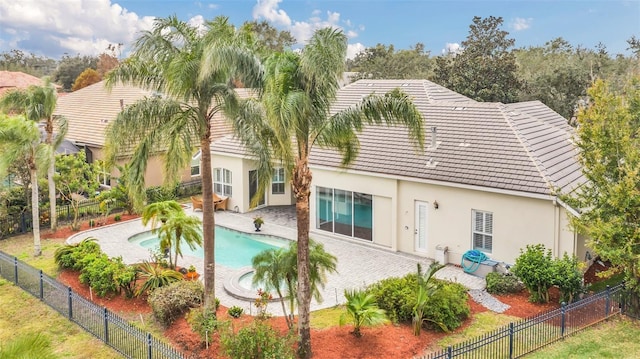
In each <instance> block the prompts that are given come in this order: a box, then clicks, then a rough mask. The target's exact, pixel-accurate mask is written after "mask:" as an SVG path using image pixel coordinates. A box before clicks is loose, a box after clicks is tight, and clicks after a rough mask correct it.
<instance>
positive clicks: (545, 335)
mask: <svg viewBox="0 0 640 359" xmlns="http://www.w3.org/2000/svg"><path fill="white" fill-rule="evenodd" d="M629 298H630V297H629V295H628V294H627V293H625V290H624V287H623V285H622V284H620V285H617V286H615V287H613V288H607V290H605V291H603V292H601V293H598V294H595V295H593V296H590V297H587V298H584V299H582V300H580V301H577V302H575V303H572V304H569V305H563V306H562V307H561V308H558V309H555V310H552V311H549V312H546V313H542V314H539V315H537V316H534V317H531V318H528V319H523V320H520V321H517V322H512V323H510V324H509V325H507V326H504V327H502V328H499V329H496V330H494V331H492V332H490V333H487V334H485V335H482V336H480V337H478V338H475V339H470V340H467V341H465V342H462V343H459V344H455V345H451V346H449V347H447V348H444V349H442V350H440V351H437V352H434V353H430V354H427V355H426V356H423V357H422V358H421V359H451V358H491V359H493V358H496V359H497V358H500V359H501V358H509V359H511V358H519V357H522V356H524V355H525V354H528V353H531V352H533V351H535V350H537V349H540V348H541V347H543V346H546V345H548V344H551V343H553V342H555V341H557V340H560V339H562V338H564V337H566V336H568V335H571V334H574V333H576V332H578V331H580V330H582V329H584V328H587V327H589V326H592V325H594V324H596V323H599V322H601V321H603V320H605V319H607V318H609V317H611V316H613V315H617V314H620V313H622V312H626V308H629V307H630V306H629Z"/></svg>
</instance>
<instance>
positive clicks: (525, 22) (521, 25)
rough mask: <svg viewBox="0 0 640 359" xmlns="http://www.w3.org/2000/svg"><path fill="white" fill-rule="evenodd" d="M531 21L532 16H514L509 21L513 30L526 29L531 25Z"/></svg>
mask: <svg viewBox="0 0 640 359" xmlns="http://www.w3.org/2000/svg"><path fill="white" fill-rule="evenodd" d="M532 22H533V18H527V19H524V18H521V17H516V18H515V19H513V20H512V21H511V25H510V26H511V28H512V29H514V30H515V31H522V30H526V29H528V28H530V27H531V23H532Z"/></svg>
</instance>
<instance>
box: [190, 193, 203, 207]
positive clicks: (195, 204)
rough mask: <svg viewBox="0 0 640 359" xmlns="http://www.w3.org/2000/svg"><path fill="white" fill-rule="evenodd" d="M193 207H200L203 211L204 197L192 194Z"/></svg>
mask: <svg viewBox="0 0 640 359" xmlns="http://www.w3.org/2000/svg"><path fill="white" fill-rule="evenodd" d="M191 208H192V209H193V211H195V210H196V209H200V210H201V211H202V210H203V208H202V198H198V197H194V196H191Z"/></svg>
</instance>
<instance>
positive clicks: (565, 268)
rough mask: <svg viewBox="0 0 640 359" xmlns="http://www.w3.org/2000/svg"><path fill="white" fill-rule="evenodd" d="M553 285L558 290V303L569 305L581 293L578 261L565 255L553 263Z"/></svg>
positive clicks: (580, 273)
mask: <svg viewBox="0 0 640 359" xmlns="http://www.w3.org/2000/svg"><path fill="white" fill-rule="evenodd" d="M553 272H554V279H553V284H555V285H557V286H558V289H560V303H562V302H564V303H571V302H573V300H574V299H575V298H576V297H577V295H578V294H580V293H581V292H582V291H583V287H582V272H581V271H580V268H579V266H578V259H577V258H576V257H575V256H569V255H568V254H567V253H565V254H564V256H563V257H562V258H559V259H556V260H555V261H554V262H553Z"/></svg>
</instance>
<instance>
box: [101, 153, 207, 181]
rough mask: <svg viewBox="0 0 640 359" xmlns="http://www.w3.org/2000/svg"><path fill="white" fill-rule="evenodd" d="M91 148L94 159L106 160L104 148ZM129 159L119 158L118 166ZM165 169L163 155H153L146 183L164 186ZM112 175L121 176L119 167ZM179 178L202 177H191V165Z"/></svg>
mask: <svg viewBox="0 0 640 359" xmlns="http://www.w3.org/2000/svg"><path fill="white" fill-rule="evenodd" d="M89 149H90V150H91V153H92V155H93V160H94V161H97V160H104V150H103V149H102V148H99V147H89ZM128 161H129V159H118V160H117V161H116V163H117V165H118V166H124V165H125V164H127V163H128ZM163 169H164V162H163V160H162V157H161V156H151V157H150V158H149V162H148V164H147V171H146V172H145V175H144V182H145V185H146V186H147V187H152V186H162V185H163V182H164V170H163ZM111 177H112V178H118V177H120V171H118V168H116V167H114V168H112V169H111ZM179 178H180V181H181V182H186V181H191V180H193V179H197V178H200V177H199V176H198V177H191V166H189V167H187V168H186V169H184V170H183V171H181V173H180V177H179Z"/></svg>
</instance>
